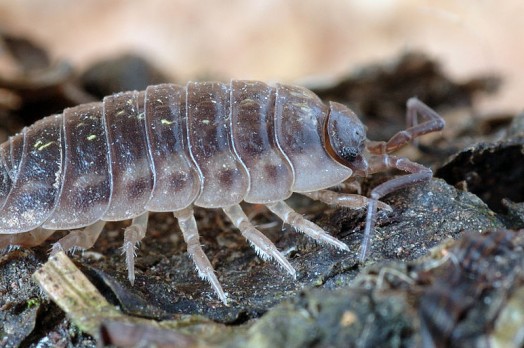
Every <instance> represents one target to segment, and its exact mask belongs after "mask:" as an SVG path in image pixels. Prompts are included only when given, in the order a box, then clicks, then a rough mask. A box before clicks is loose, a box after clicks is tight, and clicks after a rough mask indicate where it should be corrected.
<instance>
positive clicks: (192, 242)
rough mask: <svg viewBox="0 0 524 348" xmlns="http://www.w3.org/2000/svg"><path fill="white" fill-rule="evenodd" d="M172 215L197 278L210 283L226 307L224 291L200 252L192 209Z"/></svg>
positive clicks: (203, 254)
mask: <svg viewBox="0 0 524 348" xmlns="http://www.w3.org/2000/svg"><path fill="white" fill-rule="evenodd" d="M173 215H174V216H175V217H176V218H177V219H178V225H179V226H180V230H181V231H182V235H183V236H184V241H185V242H186V244H187V253H188V254H189V256H190V257H191V258H192V259H193V262H194V263H195V266H196V269H197V272H198V276H199V277H200V278H202V279H205V280H207V281H208V282H210V283H211V286H212V287H213V289H214V290H215V292H216V294H217V295H218V297H219V298H220V300H221V301H222V302H223V303H224V304H226V305H227V297H226V294H225V293H224V290H222V286H221V285H220V282H219V281H218V279H217V277H216V275H215V270H214V269H213V266H212V265H211V262H209V259H208V258H207V256H206V254H205V253H204V250H202V246H200V236H199V235H198V228H197V224H196V221H195V217H194V215H193V209H192V208H186V209H183V210H180V211H177V212H174V213H173Z"/></svg>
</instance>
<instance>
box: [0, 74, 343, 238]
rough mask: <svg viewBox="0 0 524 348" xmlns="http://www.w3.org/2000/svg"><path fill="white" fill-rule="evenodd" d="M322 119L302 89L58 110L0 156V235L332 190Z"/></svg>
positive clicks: (252, 88)
mask: <svg viewBox="0 0 524 348" xmlns="http://www.w3.org/2000/svg"><path fill="white" fill-rule="evenodd" d="M327 113H328V107H327V106H325V105H324V104H323V103H322V102H321V101H320V99H319V98H318V97H317V96H316V95H315V94H313V93H312V92H310V91H309V90H307V89H304V88H301V87H296V86H287V85H282V84H277V85H275V86H269V85H267V84H265V83H262V82H258V81H232V82H231V83H230V84H224V83H218V82H202V83H200V82H190V83H188V84H187V85H186V86H179V85H174V84H163V85H156V86H150V87H148V88H147V89H146V90H145V91H142V92H136V91H132V92H124V93H119V94H115V95H112V96H108V97H106V98H104V100H103V101H102V102H98V103H91V104H84V105H80V106H77V107H73V108H69V109H66V110H64V112H63V113H62V114H60V115H54V116H49V117H46V118H44V119H42V120H41V121H39V122H37V123H35V124H34V125H32V126H31V127H28V128H25V129H24V130H23V131H22V132H21V133H20V134H17V135H15V136H13V137H11V138H10V139H9V140H8V141H7V142H5V143H4V144H2V145H1V146H0V207H1V210H0V234H9V233H21V232H26V231H30V230H33V229H35V228H37V227H39V226H42V227H44V228H46V229H73V228H81V227H84V226H88V225H91V224H93V223H95V222H96V221H98V220H106V221H115V220H125V219H130V218H133V217H136V216H139V215H141V214H142V213H144V212H145V211H175V212H176V211H179V210H182V209H184V208H186V207H188V206H190V205H191V204H194V205H197V206H202V207H228V206H232V205H235V204H238V203H239V202H241V201H242V200H245V201H247V202H250V203H270V202H277V201H281V200H283V199H285V198H287V197H288V196H289V195H290V194H291V193H292V192H311V191H316V190H319V189H323V188H327V187H330V186H333V185H336V184H338V183H340V182H342V181H344V180H345V179H346V178H348V177H349V176H350V175H351V173H352V172H351V169H349V168H346V167H344V166H342V165H340V164H339V163H338V162H336V161H335V160H333V159H332V158H331V157H330V156H329V155H328V153H327V152H326V150H325V148H324V144H323V139H322V132H323V125H324V122H325V119H326V117H327Z"/></svg>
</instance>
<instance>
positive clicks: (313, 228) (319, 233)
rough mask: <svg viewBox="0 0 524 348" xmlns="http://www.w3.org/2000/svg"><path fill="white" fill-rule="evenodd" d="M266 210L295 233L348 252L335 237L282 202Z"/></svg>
mask: <svg viewBox="0 0 524 348" xmlns="http://www.w3.org/2000/svg"><path fill="white" fill-rule="evenodd" d="M266 206H267V208H268V209H269V210H271V211H272V212H273V213H274V214H275V215H277V216H278V217H279V218H280V219H282V221H284V222H285V223H287V224H289V225H291V226H292V227H294V228H295V229H296V230H297V231H299V232H302V233H304V234H306V235H308V236H310V237H311V238H313V239H314V240H316V241H319V242H324V243H328V244H331V245H333V246H335V247H337V248H339V249H342V250H345V251H349V248H348V246H347V245H346V244H344V243H342V242H341V241H339V240H338V239H336V238H335V237H333V236H331V235H329V234H328V233H327V232H326V231H324V230H323V229H322V228H320V226H318V225H316V224H314V223H313V222H311V221H309V220H307V219H305V218H304V217H303V216H302V215H300V214H299V213H297V212H296V211H294V210H293V209H292V208H291V207H290V206H289V205H287V204H286V203H284V202H283V201H280V202H276V203H271V204H266Z"/></svg>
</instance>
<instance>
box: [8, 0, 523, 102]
mask: <svg viewBox="0 0 524 348" xmlns="http://www.w3.org/2000/svg"><path fill="white" fill-rule="evenodd" d="M523 14H524V2H523V1H521V0H505V1H503V2H502V1H499V2H495V1H487V0H486V1H481V0H462V1H458V0H426V1H416V0H397V1H395V0H375V1H368V0H354V1H314V0H289V1H282V0H263V1H261V0H224V1H211V0H209V1H189V0H187V1H183V0H175V1H162V0H148V1H123V0H112V1H108V0H75V1H71V0H46V1H40V0H17V1H13V0H0V30H7V31H10V32H13V33H16V34H19V35H27V36H29V37H30V38H33V39H35V40H37V41H38V42H40V43H41V44H42V45H43V46H44V47H46V48H48V49H49V50H50V51H51V53H52V55H53V57H55V58H65V59H67V60H69V61H70V62H72V63H73V64H74V66H75V67H78V68H80V69H82V68H83V67H86V66H87V65H88V64H90V63H91V62H93V61H94V60H97V59H101V58H108V57H111V56H115V55H117V54H118V53H120V52H128V51H132V52H136V53H139V54H141V55H143V56H145V57H146V58H148V59H150V60H151V61H152V62H153V63H155V64H156V65H157V66H158V67H160V68H161V69H163V70H164V71H166V72H168V73H169V74H170V75H171V76H173V79H174V80H175V79H176V81H185V80H187V79H191V78H195V77H206V76H211V77H213V78H221V79H224V80H228V79H230V78H253V79H261V80H280V81H286V82H296V81H299V80H300V81H304V79H305V78H307V79H309V80H311V79H316V80H317V81H318V80H320V81H322V80H324V79H332V78H336V77H338V76H340V75H342V74H344V73H346V72H349V71H351V70H352V69H355V68H356V67H358V66H362V65H365V64H368V63H371V62H377V61H380V60H386V59H390V58H392V57H395V56H396V55H397V54H399V53H401V52H402V51H405V50H411V49H420V50H422V51H423V52H426V53H428V54H429V55H431V56H433V57H435V58H436V59H438V60H439V61H440V62H441V63H442V65H443V66H444V69H445V71H446V72H448V73H450V74H452V76H454V77H456V78H459V79H460V78H466V77H469V76H472V75H475V74H479V73H486V72H490V73H498V74H500V75H501V76H502V77H503V79H504V81H505V82H504V85H503V87H502V88H501V90H500V92H499V94H497V95H496V96H495V97H490V99H484V100H479V101H478V106H480V108H481V110H482V111H484V112H488V111H491V110H499V111H500V110H501V109H502V110H504V111H508V112H517V111H521V110H522V104H523V103H522V95H524V79H523V77H524V74H523V72H524V21H523V20H522V16H523Z"/></svg>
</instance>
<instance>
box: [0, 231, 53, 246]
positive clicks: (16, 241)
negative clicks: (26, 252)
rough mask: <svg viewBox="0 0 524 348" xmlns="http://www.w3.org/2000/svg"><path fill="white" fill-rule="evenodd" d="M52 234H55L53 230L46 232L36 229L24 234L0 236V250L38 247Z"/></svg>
mask: <svg viewBox="0 0 524 348" xmlns="http://www.w3.org/2000/svg"><path fill="white" fill-rule="evenodd" d="M53 233H55V230H48V229H46V228H42V227H38V228H35V229H34V230H32V231H29V232H24V233H16V234H1V235H0V249H3V248H6V247H15V246H19V247H24V248H30V247H33V246H36V245H40V244H42V243H43V242H44V241H45V240H46V239H47V238H49V237H50V236H51V235H52V234H53Z"/></svg>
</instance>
